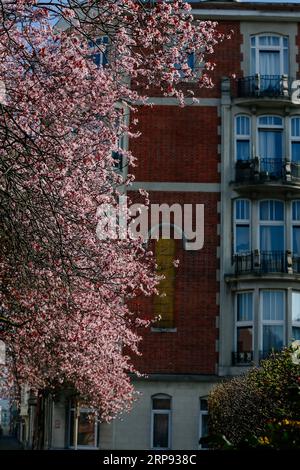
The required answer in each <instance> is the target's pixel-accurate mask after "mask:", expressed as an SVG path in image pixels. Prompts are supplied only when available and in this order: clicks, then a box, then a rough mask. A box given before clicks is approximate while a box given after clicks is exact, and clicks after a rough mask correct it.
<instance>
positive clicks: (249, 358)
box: [232, 351, 253, 366]
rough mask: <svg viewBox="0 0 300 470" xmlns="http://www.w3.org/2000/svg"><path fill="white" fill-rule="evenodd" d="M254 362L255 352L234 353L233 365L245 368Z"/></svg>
mask: <svg viewBox="0 0 300 470" xmlns="http://www.w3.org/2000/svg"><path fill="white" fill-rule="evenodd" d="M251 362H253V351H236V352H233V353H232V365H233V366H243V365H249V364H251Z"/></svg>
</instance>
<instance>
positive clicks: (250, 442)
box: [208, 341, 300, 448]
mask: <svg viewBox="0 0 300 470" xmlns="http://www.w3.org/2000/svg"><path fill="white" fill-rule="evenodd" d="M208 404H209V429H210V441H211V442H212V445H213V446H214V447H235V448H239V447H245V446H248V447H260V446H262V445H263V446H266V445H267V446H270V447H274V448H286V447H289V446H291V447H295V446H297V447H300V341H295V342H294V343H293V344H292V345H291V346H290V347H289V348H285V349H283V350H282V351H281V352H280V353H274V354H272V355H271V356H270V357H269V358H268V359H265V360H264V361H262V362H261V364H260V367H259V368H257V367H256V368H255V367H254V368H252V369H251V370H250V371H249V372H248V373H246V374H245V375H242V376H238V377H235V378H233V379H230V380H228V381H224V382H223V383H221V384H219V385H217V386H216V387H215V388H214V389H213V390H212V392H211V393H210V395H209V400H208Z"/></svg>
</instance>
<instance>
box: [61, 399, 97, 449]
mask: <svg viewBox="0 0 300 470" xmlns="http://www.w3.org/2000/svg"><path fill="white" fill-rule="evenodd" d="M72 411H73V419H74V424H73V425H75V413H76V408H75V407H74V406H73V407H72V406H70V407H69V413H68V417H69V426H68V444H69V445H68V447H69V449H74V448H75V447H74V445H72V446H71V419H72ZM80 413H91V414H94V416H95V423H94V434H95V439H94V445H93V446H88V445H87V446H84V445H79V444H78V445H77V449H80V450H85V449H86V450H92V449H98V448H99V445H98V439H99V422H98V417H97V413H96V412H93V411H92V410H91V409H90V408H85V407H79V414H80ZM77 438H78V437H77Z"/></svg>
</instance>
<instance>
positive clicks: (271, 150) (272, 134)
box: [259, 130, 282, 159]
mask: <svg viewBox="0 0 300 470" xmlns="http://www.w3.org/2000/svg"><path fill="white" fill-rule="evenodd" d="M259 156H260V157H261V158H272V159H274V158H279V159H281V158H282V132H281V131H267V130H260V131H259Z"/></svg>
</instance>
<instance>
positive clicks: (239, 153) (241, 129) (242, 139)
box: [235, 115, 251, 161]
mask: <svg viewBox="0 0 300 470" xmlns="http://www.w3.org/2000/svg"><path fill="white" fill-rule="evenodd" d="M250 133H251V131H250V118H249V116H244V115H242V116H237V117H236V119H235V135H236V149H235V152H236V160H238V161H240V160H250Z"/></svg>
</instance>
